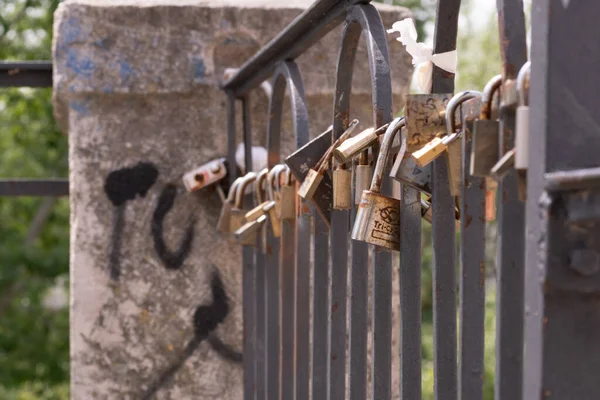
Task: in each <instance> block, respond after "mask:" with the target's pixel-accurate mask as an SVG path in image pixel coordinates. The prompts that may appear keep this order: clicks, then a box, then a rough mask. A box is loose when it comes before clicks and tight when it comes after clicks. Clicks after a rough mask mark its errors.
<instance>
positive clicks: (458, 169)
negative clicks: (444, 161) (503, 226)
mask: <svg viewBox="0 0 600 400" xmlns="http://www.w3.org/2000/svg"><path fill="white" fill-rule="evenodd" d="M474 98H481V93H480V92H477V91H474V90H467V91H464V92H460V93H457V94H456V95H454V96H453V97H452V99H450V101H449V102H448V105H447V106H446V129H447V130H448V136H446V137H445V138H444V144H445V145H446V147H447V154H448V182H449V184H450V194H451V195H452V196H459V195H460V190H461V185H462V178H463V175H462V141H460V140H458V139H459V138H462V136H463V134H464V127H463V128H461V130H460V131H459V132H457V124H456V119H457V117H456V111H457V110H458V107H459V106H460V105H461V104H462V103H464V102H465V101H467V100H470V99H474ZM461 115H462V113H461ZM459 117H460V115H459Z"/></svg>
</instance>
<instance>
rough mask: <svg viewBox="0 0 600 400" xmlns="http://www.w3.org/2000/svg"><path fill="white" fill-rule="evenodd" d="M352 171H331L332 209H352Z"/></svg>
mask: <svg viewBox="0 0 600 400" xmlns="http://www.w3.org/2000/svg"><path fill="white" fill-rule="evenodd" d="M351 197H352V171H350V170H348V169H339V168H338V169H336V170H334V171H333V208H334V209H336V210H347V209H350V208H352V198H351Z"/></svg>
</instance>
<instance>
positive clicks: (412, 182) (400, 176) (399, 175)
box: [390, 119, 431, 194]
mask: <svg viewBox="0 0 600 400" xmlns="http://www.w3.org/2000/svg"><path fill="white" fill-rule="evenodd" d="M405 122H406V119H404V120H403V121H402V123H401V126H400V127H401V128H402V125H404V123H405ZM400 135H401V140H400V150H399V151H398V155H397V157H396V161H394V165H393V166H392V170H391V172H390V177H392V178H394V179H395V180H397V181H399V182H400V183H403V184H406V185H409V186H411V187H413V188H415V189H417V190H419V191H421V192H424V193H427V194H431V165H426V166H424V167H419V166H418V165H417V164H416V162H415V160H414V159H413V158H412V157H409V155H408V137H407V135H408V132H407V130H406V129H402V130H401V131H400Z"/></svg>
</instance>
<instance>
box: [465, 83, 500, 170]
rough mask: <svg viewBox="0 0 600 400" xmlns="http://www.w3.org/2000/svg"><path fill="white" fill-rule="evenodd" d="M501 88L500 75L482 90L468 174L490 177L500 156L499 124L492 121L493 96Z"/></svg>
mask: <svg viewBox="0 0 600 400" xmlns="http://www.w3.org/2000/svg"><path fill="white" fill-rule="evenodd" d="M500 86H502V75H496V76H495V77H493V78H492V79H491V80H490V81H489V82H488V83H487V84H486V85H485V87H484V88H483V95H482V97H481V112H480V116H479V119H478V120H477V121H475V122H474V123H473V139H472V145H471V146H472V150H471V162H470V164H471V167H470V171H469V172H470V174H471V175H473V176H477V177H481V178H483V177H486V176H490V171H491V170H492V167H493V166H494V164H496V162H497V161H498V155H499V154H500V124H499V122H498V121H497V120H495V119H494V120H493V119H492V102H493V99H494V94H495V93H496V91H497V90H498V89H499V88H500Z"/></svg>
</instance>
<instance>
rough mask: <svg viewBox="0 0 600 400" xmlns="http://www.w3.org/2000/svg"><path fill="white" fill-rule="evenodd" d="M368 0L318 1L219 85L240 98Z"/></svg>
mask: <svg viewBox="0 0 600 400" xmlns="http://www.w3.org/2000/svg"><path fill="white" fill-rule="evenodd" d="M369 2H370V0H344V1H340V0H320V1H315V2H314V3H313V4H312V5H311V6H310V7H309V8H308V9H306V11H304V12H303V13H302V14H300V15H299V16H298V17H297V18H296V19H294V21H292V22H291V23H290V24H289V25H288V26H287V27H286V28H285V29H284V30H283V31H281V33H279V35H277V36H275V38H274V39H273V40H271V41H270V42H269V43H268V44H267V45H266V46H264V47H263V48H262V49H261V50H260V51H259V52H258V53H256V54H255V55H254V56H253V57H252V58H251V59H249V60H248V61H247V62H246V63H245V64H244V65H242V67H241V68H240V69H239V71H238V72H237V73H236V74H235V75H233V76H232V77H231V78H230V79H228V80H227V81H226V82H225V83H223V85H222V89H223V90H225V91H226V92H231V93H232V94H233V95H234V96H235V97H242V96H243V95H244V94H246V93H247V92H248V91H249V90H251V89H254V88H255V87H257V86H258V85H260V84H261V83H262V82H263V81H264V80H265V79H267V78H268V77H269V76H270V75H271V74H272V73H273V71H275V68H276V66H277V64H278V63H279V62H281V61H287V60H294V59H295V58H297V57H298V56H299V55H300V54H302V53H304V52H305V51H306V50H307V49H308V48H309V47H311V46H312V45H313V44H315V43H316V42H318V41H319V40H320V39H321V38H322V37H323V36H325V35H326V34H327V33H329V32H330V31H331V30H333V29H334V28H335V27H336V26H338V25H339V24H340V23H341V22H342V21H343V20H344V18H346V13H345V11H346V10H347V9H348V7H350V6H351V5H353V4H358V3H369Z"/></svg>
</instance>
